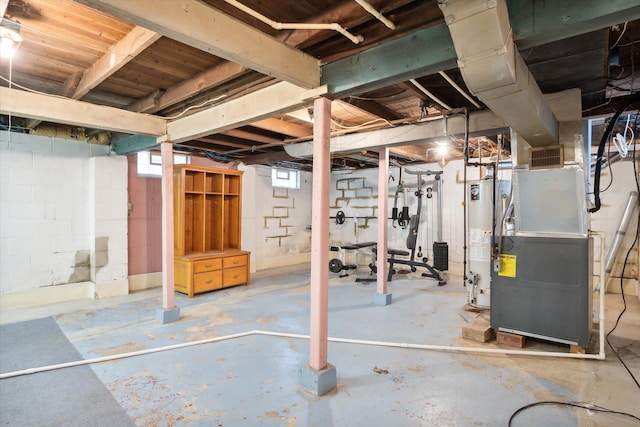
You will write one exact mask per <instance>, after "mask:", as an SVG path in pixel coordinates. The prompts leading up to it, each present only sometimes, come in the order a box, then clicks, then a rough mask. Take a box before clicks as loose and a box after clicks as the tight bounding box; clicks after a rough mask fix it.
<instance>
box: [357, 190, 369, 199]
mask: <svg viewBox="0 0 640 427" xmlns="http://www.w3.org/2000/svg"><path fill="white" fill-rule="evenodd" d="M372 195H373V189H372V188H370V187H365V188H360V189H358V190H356V197H359V198H366V199H369V198H371V196H372Z"/></svg>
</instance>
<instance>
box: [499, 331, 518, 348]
mask: <svg viewBox="0 0 640 427" xmlns="http://www.w3.org/2000/svg"><path fill="white" fill-rule="evenodd" d="M496 339H497V341H498V344H504V345H508V346H509V347H517V348H523V347H524V342H525V337H524V336H522V335H516V334H510V333H508V332H502V331H498V332H496Z"/></svg>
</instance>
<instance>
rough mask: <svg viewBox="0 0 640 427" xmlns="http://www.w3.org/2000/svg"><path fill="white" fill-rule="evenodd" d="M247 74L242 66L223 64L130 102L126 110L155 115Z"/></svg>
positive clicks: (246, 69) (246, 70) (231, 63)
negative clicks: (164, 89)
mask: <svg viewBox="0 0 640 427" xmlns="http://www.w3.org/2000/svg"><path fill="white" fill-rule="evenodd" d="M248 72H249V69H248V68H247V67H245V66H243V65H240V64H236V63H233V62H225V63H222V64H220V65H218V66H216V67H213V68H210V69H208V70H205V71H203V72H201V73H199V74H197V75H195V76H194V77H192V78H190V79H187V80H184V81H182V82H180V83H178V84H176V85H174V86H172V87H170V88H169V89H167V90H166V91H164V92H163V91H157V92H154V93H152V94H151V95H148V96H146V97H144V98H141V99H138V100H136V101H134V102H132V103H131V104H130V105H129V106H128V107H127V108H128V109H129V110H131V111H136V112H139V113H142V112H144V113H156V112H158V111H160V110H164V109H165V108H168V107H170V106H172V105H174V104H177V103H179V102H182V101H184V100H186V99H189V98H191V97H192V96H194V95H196V94H198V93H200V92H205V91H207V90H210V89H213V88H214V87H216V86H220V85H222V84H225V83H227V82H229V81H231V80H233V79H235V78H238V77H240V76H242V75H243V74H246V73H248Z"/></svg>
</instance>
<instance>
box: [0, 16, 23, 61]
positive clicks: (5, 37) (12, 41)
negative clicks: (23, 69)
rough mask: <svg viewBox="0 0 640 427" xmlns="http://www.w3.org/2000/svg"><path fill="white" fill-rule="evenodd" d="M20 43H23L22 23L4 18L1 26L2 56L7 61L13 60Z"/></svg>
mask: <svg viewBox="0 0 640 427" xmlns="http://www.w3.org/2000/svg"><path fill="white" fill-rule="evenodd" d="M20 42H22V36H21V35H20V22H17V21H16V22H14V21H11V20H9V19H6V18H2V23H1V24H0V56H2V57H3V58H7V59H9V58H12V57H13V54H14V53H15V51H16V49H17V48H18V45H19V44H20Z"/></svg>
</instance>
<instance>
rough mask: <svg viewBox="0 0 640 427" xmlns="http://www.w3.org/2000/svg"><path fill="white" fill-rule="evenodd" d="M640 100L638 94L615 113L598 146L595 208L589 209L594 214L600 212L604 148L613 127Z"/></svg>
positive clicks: (594, 189) (594, 182)
mask: <svg viewBox="0 0 640 427" xmlns="http://www.w3.org/2000/svg"><path fill="white" fill-rule="evenodd" d="M638 100H640V94H636V95H635V96H632V97H631V98H630V99H629V100H628V101H627V102H626V103H625V104H624V105H623V106H622V107H620V108H618V111H616V112H615V114H614V115H613V117H611V121H610V122H609V124H608V125H607V129H606V130H605V131H604V134H602V139H601V140H600V144H599V145H598V155H597V156H596V171H595V177H594V180H593V195H594V197H595V206H594V207H592V208H591V209H589V212H591V213H594V212H598V211H599V210H600V206H601V203H600V172H601V171H602V158H603V156H604V148H605V146H606V145H607V140H608V139H609V136H611V132H612V131H613V127H614V126H615V125H616V121H617V120H618V117H620V115H621V114H622V113H623V112H624V110H626V109H627V108H628V107H629V105H631V104H632V103H634V102H636V101H638Z"/></svg>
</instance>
